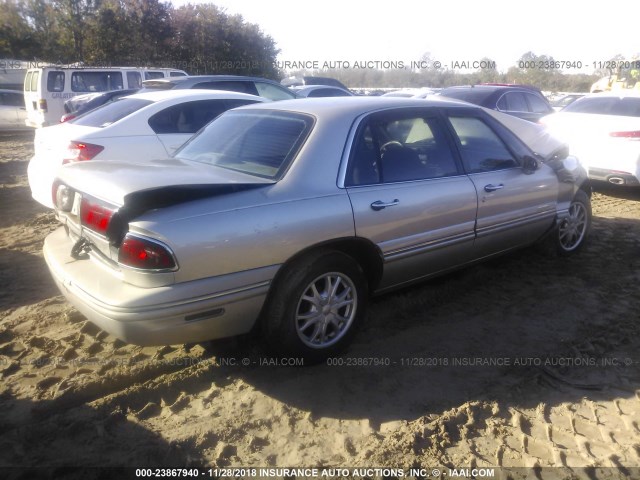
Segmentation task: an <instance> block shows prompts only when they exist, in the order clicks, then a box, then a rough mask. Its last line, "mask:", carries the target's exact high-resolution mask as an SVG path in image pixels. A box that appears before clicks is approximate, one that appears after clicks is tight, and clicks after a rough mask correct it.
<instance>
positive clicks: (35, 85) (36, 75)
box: [31, 72, 40, 92]
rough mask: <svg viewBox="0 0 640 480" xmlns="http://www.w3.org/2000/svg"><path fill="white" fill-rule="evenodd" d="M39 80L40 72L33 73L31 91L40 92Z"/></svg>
mask: <svg viewBox="0 0 640 480" xmlns="http://www.w3.org/2000/svg"><path fill="white" fill-rule="evenodd" d="M38 80H40V72H33V76H32V77H31V91H32V92H37V91H38Z"/></svg>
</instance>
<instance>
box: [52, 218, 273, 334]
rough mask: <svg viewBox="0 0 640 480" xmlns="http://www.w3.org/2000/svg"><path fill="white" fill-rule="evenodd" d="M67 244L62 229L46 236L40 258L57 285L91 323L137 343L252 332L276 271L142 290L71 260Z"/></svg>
mask: <svg viewBox="0 0 640 480" xmlns="http://www.w3.org/2000/svg"><path fill="white" fill-rule="evenodd" d="M71 246H72V245H71V242H70V241H69V239H68V237H67V235H66V232H65V231H64V229H63V228H60V229H58V230H56V231H55V232H53V233H51V234H50V235H49V236H48V237H47V238H46V239H45V244H44V257H45V260H46V261H47V264H48V266H49V269H50V271H51V274H52V275H53V278H54V280H55V282H56V284H57V285H58V288H59V289H60V290H61V291H62V293H63V294H64V295H65V297H66V298H67V300H68V301H69V302H70V303H71V304H72V305H74V306H75V307H76V308H77V309H78V310H79V311H80V312H81V313H82V314H83V315H85V316H86V317H87V319H89V320H90V321H91V322H92V323H94V324H96V325H97V326H98V327H100V328H101V329H103V330H105V331H107V332H108V333H110V334H112V335H114V336H115V337H117V338H119V339H121V340H124V341H126V342H129V343H135V344H138V345H170V344H180V343H191V342H201V341H206V340H212V339H217V338H224V337H230V336H234V335H239V334H243V333H246V332H248V331H250V330H251V328H252V327H253V325H254V324H255V322H256V319H257V318H258V315H259V313H260V309H261V308H262V305H263V303H264V300H265V298H266V295H267V291H268V288H269V284H270V281H269V280H268V279H267V278H268V277H269V276H272V275H273V274H275V271H277V267H268V268H266V269H259V272H257V273H256V275H254V276H253V277H254V278H255V279H256V282H255V283H253V284H250V285H244V286H241V287H239V286H238V276H242V277H243V278H246V277H247V275H246V272H240V273H235V274H229V275H224V276H220V277H213V278H208V279H201V280H195V281H192V282H184V283H178V284H174V285H170V286H164V287H156V288H142V287H137V286H134V285H131V284H128V283H125V282H123V281H122V280H121V279H120V278H118V276H117V275H113V274H112V272H108V271H105V269H106V267H105V266H101V265H99V264H97V263H96V261H94V260H89V259H88V260H75V259H73V258H72V257H71V256H70V255H69V253H70V250H71ZM225 287H226V288H225ZM204 291H207V292H209V293H207V294H204V295H203V294H202V293H201V292H204ZM195 292H198V294H197V295H195ZM118 298H122V299H124V301H122V302H118V301H117V299H118ZM159 298H161V299H162V300H161V301H159V300H158V299H159Z"/></svg>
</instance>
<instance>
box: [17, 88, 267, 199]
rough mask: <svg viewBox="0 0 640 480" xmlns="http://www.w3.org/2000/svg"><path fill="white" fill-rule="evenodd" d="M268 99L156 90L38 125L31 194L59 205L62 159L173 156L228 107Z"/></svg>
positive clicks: (134, 159)
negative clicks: (55, 193) (56, 183)
mask: <svg viewBox="0 0 640 480" xmlns="http://www.w3.org/2000/svg"><path fill="white" fill-rule="evenodd" d="M264 101H266V100H265V99H264V98H261V97H257V96H254V95H248V94H244V93H236V92H228V91H216V90H169V91H154V92H148V93H139V94H135V95H130V96H128V97H125V98H122V99H120V100H118V101H116V102H113V103H109V104H107V105H104V106H102V107H99V108H97V109H95V110H92V111H91V112H88V113H87V114H85V115H83V116H81V117H78V118H77V119H75V120H73V121H71V122H68V123H63V124H60V125H54V126H51V127H46V128H41V129H38V130H36V136H35V141H34V148H35V155H34V156H33V158H32V159H31V161H30V162H29V167H28V176H29V186H30V187H31V195H32V196H33V198H34V199H35V200H37V201H38V202H40V203H41V204H43V205H44V206H46V207H49V208H53V201H52V197H51V188H52V184H53V179H54V178H55V176H56V172H57V171H58V169H59V168H60V167H61V166H62V165H65V164H69V163H74V162H78V161H85V160H112V159H118V158H123V157H124V158H128V159H129V161H130V162H135V163H140V162H148V161H151V160H159V159H164V158H169V157H170V156H171V155H172V154H173V153H174V152H175V151H176V150H177V149H178V148H179V147H181V146H182V145H183V144H184V143H185V142H186V141H187V140H189V139H190V138H191V137H192V136H193V134H194V133H196V132H197V131H198V130H200V129H201V128H202V127H203V126H204V125H206V124H207V123H209V122H210V121H211V120H213V119H214V118H215V117H217V116H218V115H220V114H221V113H222V112H225V111H227V110H229V109H231V108H235V107H239V106H241V105H247V104H250V103H256V102H264Z"/></svg>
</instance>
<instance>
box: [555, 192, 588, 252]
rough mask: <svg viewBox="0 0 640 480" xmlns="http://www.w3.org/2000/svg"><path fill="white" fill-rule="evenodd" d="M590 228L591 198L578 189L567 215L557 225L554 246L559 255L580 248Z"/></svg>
mask: <svg viewBox="0 0 640 480" xmlns="http://www.w3.org/2000/svg"><path fill="white" fill-rule="evenodd" d="M590 229H591V200H590V199H589V196H588V195H587V194H586V193H585V192H583V191H582V190H579V191H578V193H576V196H575V197H574V199H573V201H572V202H571V205H570V206H569V215H568V216H567V217H566V218H564V219H562V221H561V222H560V224H559V225H558V234H557V237H556V242H557V244H556V247H557V250H558V253H559V254H560V255H570V254H572V253H575V252H577V251H578V250H580V249H581V248H582V247H583V246H584V244H585V242H586V241H587V237H588V236H589V230H590Z"/></svg>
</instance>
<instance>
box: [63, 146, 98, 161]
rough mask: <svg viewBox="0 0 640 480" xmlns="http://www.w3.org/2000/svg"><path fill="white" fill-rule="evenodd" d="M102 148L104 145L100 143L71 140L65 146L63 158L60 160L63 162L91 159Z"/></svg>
mask: <svg viewBox="0 0 640 480" xmlns="http://www.w3.org/2000/svg"><path fill="white" fill-rule="evenodd" d="M103 150H104V147H103V146H102V145H94V144H92V143H85V142H75V141H72V142H71V143H69V146H68V147H67V152H66V154H65V157H64V159H63V160H62V163H63V164H65V163H70V162H81V161H84V160H91V159H93V158H94V157H95V156H96V155H98V154H99V153H100V152H101V151H103Z"/></svg>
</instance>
